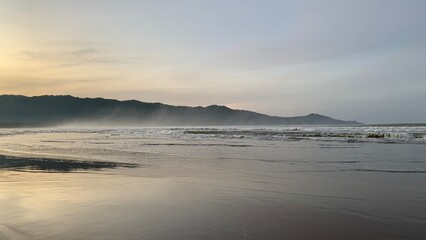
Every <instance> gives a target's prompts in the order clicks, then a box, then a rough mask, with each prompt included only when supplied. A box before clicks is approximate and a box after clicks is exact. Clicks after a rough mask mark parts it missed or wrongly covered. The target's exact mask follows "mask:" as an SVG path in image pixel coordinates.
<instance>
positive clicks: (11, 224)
mask: <svg viewBox="0 0 426 240" xmlns="http://www.w3.org/2000/svg"><path fill="white" fill-rule="evenodd" d="M425 132H426V127H423V126H415V127H404V126H397V127H392V126H386V127H279V126H278V127H208V128H181V127H175V128H50V129H49V128H44V129H3V130H0V155H1V156H0V167H1V170H0V176H1V178H0V209H1V211H0V239H424V238H425V237H426V230H425V229H424V225H425V224H426V160H425V159H424V156H426V144H425V138H424V136H426V135H425ZM382 136H383V137H382Z"/></svg>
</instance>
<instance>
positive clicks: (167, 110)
mask: <svg viewBox="0 0 426 240" xmlns="http://www.w3.org/2000/svg"><path fill="white" fill-rule="evenodd" d="M61 124H105V125H115V126H144V125H149V126H166V125H168V126H182V125H187V126H189V125H304V124H309V125H314V124H359V123H358V122H356V121H342V120H337V119H333V118H330V117H327V116H323V115H319V114H314V113H312V114H309V115H306V116H300V117H277V116H269V115H265V114H260V113H256V112H252V111H246V110H234V109H231V108H228V107H226V106H218V105H211V106H208V107H186V106H172V105H167V104H162V103H147V102H141V101H136V100H128V101H119V100H113V99H104V98H78V97H73V96H68V95H65V96H50V95H49V96H48V95H45V96H36V97H27V96H21V95H0V126H3V127H24V126H29V127H31V126H52V125H61Z"/></svg>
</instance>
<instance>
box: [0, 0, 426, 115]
mask: <svg viewBox="0 0 426 240" xmlns="http://www.w3.org/2000/svg"><path fill="white" fill-rule="evenodd" d="M425 12H426V2H425V1H423V0H417V1H416V0H407V1H400V0H374V1H355V0H353V1H348V0H339V1H338V0H328V1H250V0H249V1H246V0H244V1H243V0H240V1H237V0H231V1H209V0H206V1H195V0H194V1H186V0H183V1H171V0H169V1H161V0H160V1H129V0H125V1H112V0H111V1H110V0H104V1H94V0H73V1H64V0H45V1H33V0H27V1H24V0H0V94H24V95H44V94H55V95H57V94H71V95H75V96H82V97H106V98H118V99H138V100H142V101H149V102H164V103H169V104H175V105H190V106H197V105H209V104H221V105H227V106H229V107H233V108H242V109H249V110H254V111H258V112H263V113H267V114H272V115H280V116H294V115H305V114H308V113H311V112H318V113H321V114H326V115H331V116H333V117H336V118H342V119H347V120H351V119H353V120H359V121H362V122H372V123H374V122H426V97H425V92H426V68H425V63H426V14H425Z"/></svg>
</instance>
